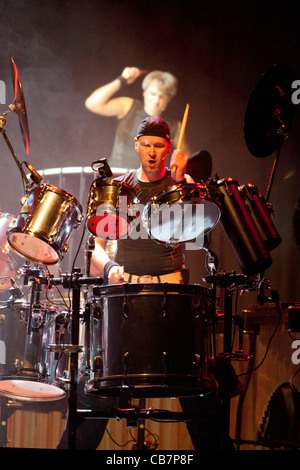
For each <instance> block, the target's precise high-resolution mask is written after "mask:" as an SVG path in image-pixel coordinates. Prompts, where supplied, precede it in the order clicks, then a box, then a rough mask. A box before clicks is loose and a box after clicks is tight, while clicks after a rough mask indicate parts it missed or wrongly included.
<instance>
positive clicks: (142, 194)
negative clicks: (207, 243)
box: [58, 117, 232, 450]
mask: <svg viewBox="0 0 300 470" xmlns="http://www.w3.org/2000/svg"><path fill="white" fill-rule="evenodd" d="M171 145H172V141H171V138H170V131H169V126H168V124H167V123H166V122H165V121H164V120H163V119H161V118H160V117H148V118H146V119H144V120H143V121H142V123H141V124H140V126H139V128H138V131H137V135H136V138H135V140H134V146H135V150H136V151H137V153H138V155H139V158H140V163H141V164H140V167H139V169H138V170H134V171H131V172H129V173H127V174H126V175H124V176H123V177H118V178H117V179H119V180H120V179H121V180H122V181H125V182H126V183H127V184H129V185H130V186H132V187H133V189H134V190H135V191H136V194H137V197H138V198H139V200H140V202H141V203H142V204H145V203H147V201H149V199H150V198H151V197H152V196H154V195H155V194H159V193H161V192H162V191H163V190H165V189H167V188H168V187H169V186H172V185H174V184H179V183H184V182H187V183H193V180H192V178H191V177H190V176H188V175H187V174H185V169H186V162H187V160H186V158H185V156H184V154H183V152H182V151H174V152H173V154H172V156H171V165H172V168H173V170H174V172H172V171H171V170H170V169H168V168H166V157H167V155H168V153H169V151H170V148H171ZM141 229H142V228H141ZM96 240H97V243H96V246H95V250H94V252H93V257H92V263H91V274H92V275H96V276H102V275H103V278H104V283H105V284H118V283H122V282H124V281H129V282H132V283H137V282H142V283H143V282H153V283H157V282H160V281H161V282H170V283H183V277H182V273H181V266H182V259H181V249H180V248H179V247H176V248H172V247H166V246H164V245H162V244H159V243H156V242H154V241H153V240H151V239H150V238H149V237H147V238H144V237H140V238H137V239H131V238H130V237H129V236H128V237H127V238H126V239H122V240H121V239H120V240H119V241H118V250H117V256H116V258H115V260H110V258H109V257H108V255H107V254H106V252H105V250H104V248H103V247H101V245H100V242H99V239H96ZM154 340H155V338H154ZM153 347H155V344H153ZM83 390H84V380H82V381H79V387H78V398H79V402H80V404H79V406H80V407H83V408H84V407H88V408H90V407H91V408H92V409H93V410H95V411H96V410H97V411H98V410H103V409H106V408H107V409H109V408H110V407H114V406H116V404H115V403H114V400H115V399H114V398H107V399H103V398H101V399H99V398H97V397H95V396H88V394H84V391H83ZM180 404H181V407H182V410H183V411H184V412H185V413H189V414H191V413H194V412H195V413H197V415H198V416H200V418H199V417H198V418H197V419H195V420H191V421H188V422H187V428H188V431H189V434H190V437H191V440H192V443H193V446H194V448H195V449H197V450H200V449H201V450H214V449H215V450H222V449H232V444H231V441H230V439H229V438H228V437H227V436H226V435H225V433H224V430H223V422H222V413H221V410H220V405H219V403H218V401H217V400H216V397H215V396H214V395H213V394H212V395H208V396H207V397H198V396H195V397H182V398H180ZM107 422H108V421H107V419H103V418H99V419H91V420H83V422H82V423H81V424H80V425H79V426H78V428H77V430H76V447H77V449H83V450H84V449H85V450H87V449H96V448H97V447H98V445H99V444H100V442H101V440H102V437H103V434H104V432H105V428H106V425H107ZM67 436H68V420H67V422H66V429H65V431H64V433H63V436H62V439H61V441H60V443H59V445H58V448H59V449H63V448H66V446H67Z"/></svg>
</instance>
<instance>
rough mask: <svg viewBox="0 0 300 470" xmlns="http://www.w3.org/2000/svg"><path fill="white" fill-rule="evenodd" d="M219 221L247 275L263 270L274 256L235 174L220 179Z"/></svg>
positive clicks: (218, 188)
mask: <svg viewBox="0 0 300 470" xmlns="http://www.w3.org/2000/svg"><path fill="white" fill-rule="evenodd" d="M217 190H218V200H219V203H220V208H221V218H220V223H221V225H222V228H223V230H224V232H225V234H226V236H227V238H228V240H229V242H230V244H231V246H232V249H233V251H234V253H235V255H236V258H237V260H238V263H239V265H240V267H241V269H242V271H243V272H244V274H246V275H253V274H258V273H262V272H264V271H265V270H266V269H267V268H269V267H270V266H271V264H272V258H271V256H270V254H269V252H268V250H267V248H266V247H265V244H264V241H263V239H262V237H261V235H260V233H259V231H258V229H257V227H256V225H255V223H254V220H253V219H252V217H251V214H250V211H249V208H248V207H247V206H246V204H245V201H244V199H243V196H242V194H241V192H240V191H239V185H238V182H237V181H236V180H233V179H232V178H227V179H222V180H219V181H218V182H217Z"/></svg>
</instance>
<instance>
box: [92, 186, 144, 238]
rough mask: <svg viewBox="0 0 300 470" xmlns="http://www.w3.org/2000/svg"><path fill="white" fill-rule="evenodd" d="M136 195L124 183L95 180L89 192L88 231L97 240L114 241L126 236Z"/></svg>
mask: <svg viewBox="0 0 300 470" xmlns="http://www.w3.org/2000/svg"><path fill="white" fill-rule="evenodd" d="M135 198H136V195H135V193H134V191H133V189H132V188H131V187H130V186H129V185H128V184H127V183H124V182H117V181H113V180H101V179H100V178H98V179H96V180H95V181H94V182H93V184H92V186H91V190H90V201H89V209H88V214H87V227H88V230H89V231H90V232H91V233H92V234H93V235H95V236H96V237H98V238H103V239H106V240H107V239H108V240H116V239H119V238H123V237H125V236H127V234H128V232H129V227H130V222H131V221H132V217H131V216H130V215H129V212H130V207H131V206H132V204H133V202H134V200H135Z"/></svg>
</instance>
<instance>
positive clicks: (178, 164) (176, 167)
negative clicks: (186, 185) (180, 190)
mask: <svg viewBox="0 0 300 470" xmlns="http://www.w3.org/2000/svg"><path fill="white" fill-rule="evenodd" d="M186 164H187V159H186V157H185V156H184V153H183V152H182V150H174V152H173V153H172V157H171V160H170V168H171V170H172V172H173V178H174V180H175V181H176V183H181V181H183V179H184V177H185V170H186Z"/></svg>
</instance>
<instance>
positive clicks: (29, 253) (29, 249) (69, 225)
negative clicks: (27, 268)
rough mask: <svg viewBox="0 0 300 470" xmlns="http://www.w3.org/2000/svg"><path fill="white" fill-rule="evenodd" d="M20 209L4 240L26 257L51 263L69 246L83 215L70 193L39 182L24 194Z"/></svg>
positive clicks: (47, 263)
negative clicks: (74, 230) (73, 231)
mask: <svg viewBox="0 0 300 470" xmlns="http://www.w3.org/2000/svg"><path fill="white" fill-rule="evenodd" d="M22 203H23V204H22V209H21V212H20V214H19V216H18V218H17V219H16V221H15V223H14V225H13V227H12V228H10V229H9V230H8V232H7V241H8V243H9V244H10V246H11V247H12V248H13V250H15V251H16V252H17V253H18V254H19V255H21V256H22V257H24V258H25V259H27V260H29V261H34V262H38V263H41V264H44V265H53V264H55V263H57V261H59V260H61V259H62V258H63V257H64V255H65V253H66V252H67V250H68V247H69V245H68V240H69V238H70V236H71V232H72V230H73V229H75V228H77V227H78V226H79V225H80V223H81V219H82V216H83V215H82V208H81V206H80V204H79V203H78V201H77V200H76V199H75V198H74V197H73V196H71V194H69V193H67V192H66V191H63V190H61V189H59V188H57V187H56V186H52V185H47V184H40V185H38V186H36V187H34V188H33V189H31V190H30V191H29V192H28V194H27V195H26V196H25V197H24V198H23V201H22Z"/></svg>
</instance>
